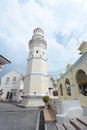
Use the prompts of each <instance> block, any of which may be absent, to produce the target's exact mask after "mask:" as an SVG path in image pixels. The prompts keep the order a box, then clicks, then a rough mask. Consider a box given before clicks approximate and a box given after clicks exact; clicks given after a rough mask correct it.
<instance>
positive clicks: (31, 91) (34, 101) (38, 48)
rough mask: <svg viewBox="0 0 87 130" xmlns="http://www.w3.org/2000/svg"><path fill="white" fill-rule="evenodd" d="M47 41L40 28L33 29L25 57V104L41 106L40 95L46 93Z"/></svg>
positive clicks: (23, 102) (23, 101)
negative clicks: (27, 53) (26, 57)
mask: <svg viewBox="0 0 87 130" xmlns="http://www.w3.org/2000/svg"><path fill="white" fill-rule="evenodd" d="M46 49H47V43H46V41H45V40H44V32H43V30H42V29H40V28H36V29H35V30H34V31H33V36H32V39H31V40H30V41H29V50H30V51H29V55H28V59H27V72H26V76H25V82H24V95H23V100H22V104H24V105H27V106H43V105H44V103H43V101H42V96H44V95H47V94H48V76H47V59H46Z"/></svg>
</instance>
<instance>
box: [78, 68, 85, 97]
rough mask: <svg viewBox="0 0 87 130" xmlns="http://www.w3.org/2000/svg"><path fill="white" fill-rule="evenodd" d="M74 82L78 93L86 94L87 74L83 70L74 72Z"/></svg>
mask: <svg viewBox="0 0 87 130" xmlns="http://www.w3.org/2000/svg"><path fill="white" fill-rule="evenodd" d="M76 82H77V84H78V87H79V93H80V94H82V95H84V96H87V75H86V73H85V72H84V71H83V70H81V69H80V70H78V71H77V73H76Z"/></svg>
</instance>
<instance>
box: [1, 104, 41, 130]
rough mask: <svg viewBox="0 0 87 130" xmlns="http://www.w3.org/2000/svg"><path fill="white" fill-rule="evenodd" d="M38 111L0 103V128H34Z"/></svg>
mask: <svg viewBox="0 0 87 130" xmlns="http://www.w3.org/2000/svg"><path fill="white" fill-rule="evenodd" d="M38 114H39V111H37V110H36V111H35V110H28V108H19V107H17V106H16V105H15V104H11V103H0V130H36V126H37V123H38V122H37V121H38Z"/></svg>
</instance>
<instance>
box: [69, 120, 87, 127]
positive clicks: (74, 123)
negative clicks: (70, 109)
mask: <svg viewBox="0 0 87 130" xmlns="http://www.w3.org/2000/svg"><path fill="white" fill-rule="evenodd" d="M70 123H71V125H72V126H73V127H75V128H76V130H83V129H85V128H87V127H86V126H85V125H83V124H82V123H80V122H79V121H77V120H75V119H72V120H70Z"/></svg>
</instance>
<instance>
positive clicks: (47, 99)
mask: <svg viewBox="0 0 87 130" xmlns="http://www.w3.org/2000/svg"><path fill="white" fill-rule="evenodd" d="M43 101H44V102H45V103H49V101H50V97H49V96H47V95H46V96H44V97H43Z"/></svg>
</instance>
